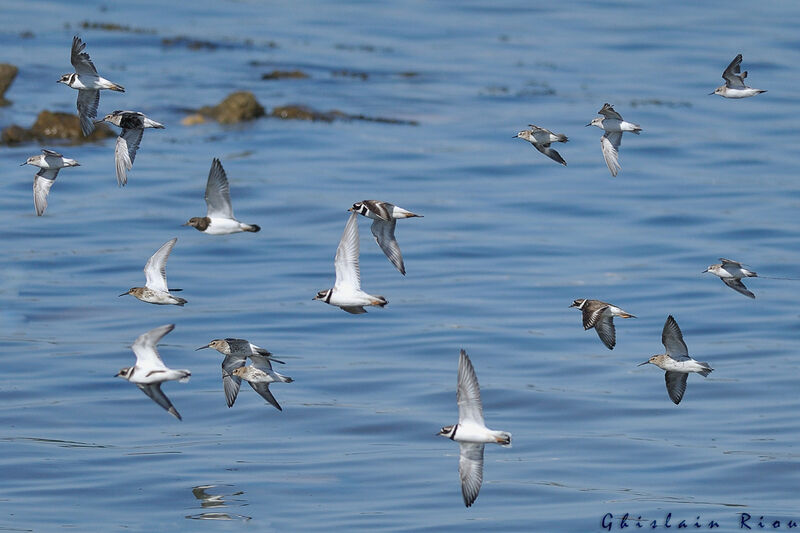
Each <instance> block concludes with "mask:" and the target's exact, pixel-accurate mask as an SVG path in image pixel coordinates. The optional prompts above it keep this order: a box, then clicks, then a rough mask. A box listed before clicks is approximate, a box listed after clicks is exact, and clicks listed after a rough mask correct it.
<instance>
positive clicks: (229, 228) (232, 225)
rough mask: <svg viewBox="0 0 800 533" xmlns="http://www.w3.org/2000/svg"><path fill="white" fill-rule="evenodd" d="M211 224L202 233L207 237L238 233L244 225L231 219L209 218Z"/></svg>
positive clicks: (242, 229)
mask: <svg viewBox="0 0 800 533" xmlns="http://www.w3.org/2000/svg"><path fill="white" fill-rule="evenodd" d="M210 218H211V223H210V224H209V225H208V227H207V228H206V229H205V231H204V232H203V233H208V234H209V235H228V234H230V233H239V232H241V231H244V228H243V227H242V226H244V224H242V223H241V222H239V221H238V220H235V219H232V218H218V217H210Z"/></svg>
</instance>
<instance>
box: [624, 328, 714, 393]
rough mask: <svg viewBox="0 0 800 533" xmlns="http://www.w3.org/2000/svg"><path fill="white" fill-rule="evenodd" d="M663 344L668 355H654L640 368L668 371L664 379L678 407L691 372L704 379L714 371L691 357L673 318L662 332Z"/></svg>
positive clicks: (668, 391)
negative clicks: (648, 365) (653, 367)
mask: <svg viewBox="0 0 800 533" xmlns="http://www.w3.org/2000/svg"><path fill="white" fill-rule="evenodd" d="M661 344H663V345H664V348H666V350H667V353H662V354H659V355H654V356H653V357H651V358H650V359H648V360H647V361H645V362H644V363H641V364H639V366H642V365H646V364H648V363H652V364H654V365H656V366H657V367H658V368H660V369H661V370H666V373H665V374H664V379H665V380H666V382H667V394H669V397H670V399H671V400H672V401H673V402H674V403H675V405H678V404H679V403H681V398H683V393H684V392H686V378H688V377H689V373H690V372H697V373H698V374H700V375H701V376H703V377H706V376H707V375H709V374H710V373H711V372H712V371H713V370H714V369H713V368H711V367H710V366H709V365H708V363H704V362H701V361H695V360H694V359H692V358H691V357H689V349H688V348H686V343H685V342H683V334H682V333H681V329H680V328H679V327H678V323H677V322H675V319H674V318H672V315H669V316H668V317H667V321H666V322H665V323H664V329H663V331H662V332H661Z"/></svg>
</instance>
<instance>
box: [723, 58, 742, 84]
mask: <svg viewBox="0 0 800 533" xmlns="http://www.w3.org/2000/svg"><path fill="white" fill-rule="evenodd" d="M741 63H742V54H739V55H737V56H736V57H734V58H733V61H731V63H730V64H729V65H728V67H727V68H726V69H725V71H724V72H723V73H722V78H723V79H724V80H725V84H726V85H727V86H728V87H730V88H731V89H744V87H745V85H744V76H741V75H740V73H741V69H740V67H739V65H741Z"/></svg>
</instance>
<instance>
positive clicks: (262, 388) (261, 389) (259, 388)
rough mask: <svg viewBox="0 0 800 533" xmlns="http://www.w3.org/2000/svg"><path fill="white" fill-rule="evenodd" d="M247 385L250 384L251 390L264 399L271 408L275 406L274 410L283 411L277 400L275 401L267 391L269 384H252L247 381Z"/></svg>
mask: <svg viewBox="0 0 800 533" xmlns="http://www.w3.org/2000/svg"><path fill="white" fill-rule="evenodd" d="M248 383H250V386H251V387H253V390H254V391H256V392H257V393H258V394H260V395H261V397H262V398H264V399H265V400H267V401H268V402H269V403H271V404H272V405H273V406H275V409H277V410H278V411H283V409H282V408H281V405H280V404H279V403H278V400H276V399H275V396H273V395H272V393H271V392H270V391H269V383H263V382H259V383H253V382H251V381H248Z"/></svg>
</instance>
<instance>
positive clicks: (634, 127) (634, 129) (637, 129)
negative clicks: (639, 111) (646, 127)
mask: <svg viewBox="0 0 800 533" xmlns="http://www.w3.org/2000/svg"><path fill="white" fill-rule="evenodd" d="M641 131H642V127H641V126H640V125H638V124H634V125H633V133H635V134H636V135H639V133H640V132H641Z"/></svg>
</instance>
